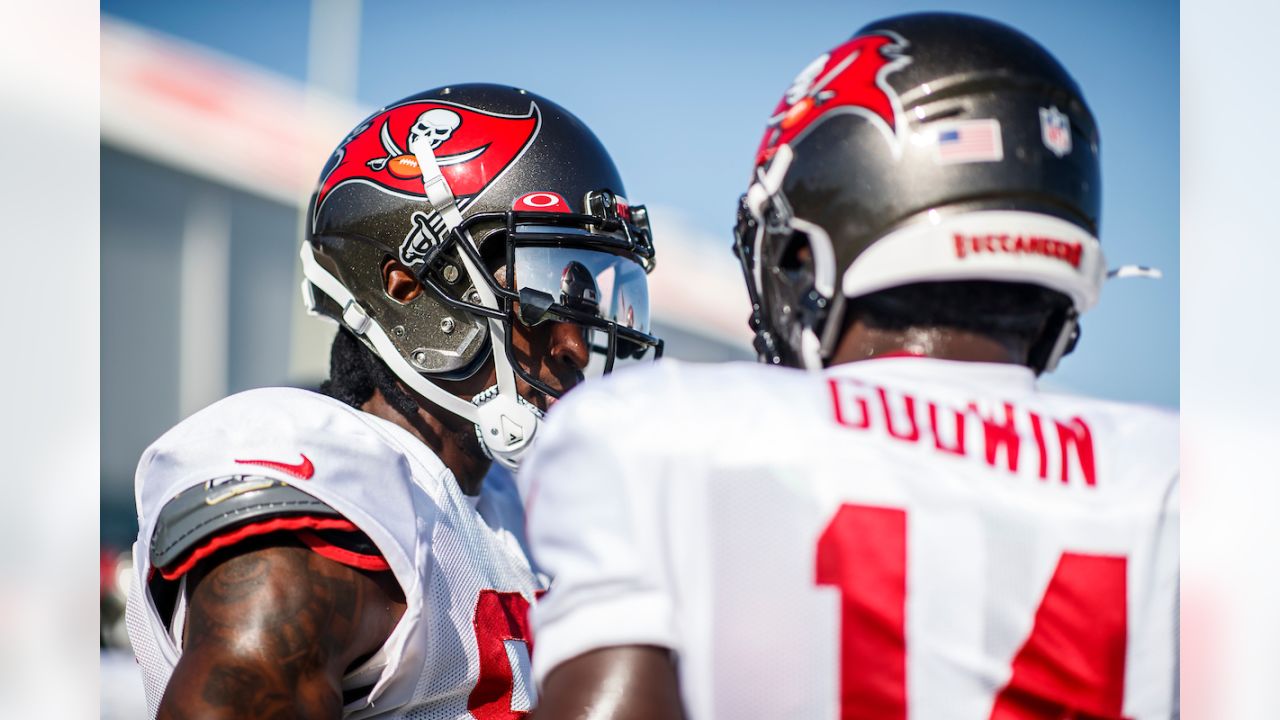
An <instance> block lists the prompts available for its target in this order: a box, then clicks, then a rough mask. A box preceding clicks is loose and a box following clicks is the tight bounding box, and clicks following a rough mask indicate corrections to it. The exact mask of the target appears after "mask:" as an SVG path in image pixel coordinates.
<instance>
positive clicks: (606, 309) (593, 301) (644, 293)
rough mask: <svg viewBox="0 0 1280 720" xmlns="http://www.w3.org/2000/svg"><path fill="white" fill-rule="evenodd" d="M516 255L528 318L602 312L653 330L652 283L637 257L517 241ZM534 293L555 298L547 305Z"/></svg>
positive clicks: (576, 318) (580, 317)
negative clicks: (650, 296) (544, 306)
mask: <svg viewBox="0 0 1280 720" xmlns="http://www.w3.org/2000/svg"><path fill="white" fill-rule="evenodd" d="M514 261H515V280H516V288H515V289H517V291H518V292H519V293H520V295H521V301H522V303H525V304H528V305H530V307H529V308H523V307H522V308H521V313H520V314H521V319H522V320H523V321H524V322H525V323H526V324H530V325H532V324H536V323H538V322H540V321H542V320H543V319H548V318H547V317H546V316H548V315H551V316H555V317H554V319H557V320H565V321H568V322H580V323H581V322H583V321H584V320H586V319H588V318H597V319H599V320H603V321H605V322H611V323H616V324H617V326H618V327H621V328H630V329H632V330H637V331H639V332H642V333H648V332H649V284H648V282H647V281H646V279H645V272H644V268H643V267H641V265H640V263H638V262H636V261H635V260H633V259H631V258H628V257H624V256H622V255H614V254H612V253H608V252H601V251H598V250H587V249H584V248H575V247H553V246H546V245H534V246H516V247H515V248H514ZM530 291H535V292H536V294H531V293H530ZM532 298H539V299H541V300H542V303H547V302H549V303H551V304H550V305H548V306H547V307H546V308H545V310H544V309H543V308H541V307H536V306H535V305H536V303H534V302H532ZM526 301H529V302H526ZM587 324H591V325H595V324H596V323H587Z"/></svg>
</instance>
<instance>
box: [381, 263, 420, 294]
mask: <svg viewBox="0 0 1280 720" xmlns="http://www.w3.org/2000/svg"><path fill="white" fill-rule="evenodd" d="M382 289H383V291H384V292H386V294H387V297H389V298H391V299H392V300H395V301H396V302H398V303H400V304H401V305H405V304H408V303H410V302H413V300H414V299H416V298H417V297H418V296H419V295H421V294H422V283H421V282H420V281H419V280H418V278H417V276H416V275H414V274H413V271H412V270H410V269H409V268H407V267H405V266H404V265H402V264H400V262H399V261H398V260H395V259H394V258H388V259H387V260H385V261H384V262H383V263H382Z"/></svg>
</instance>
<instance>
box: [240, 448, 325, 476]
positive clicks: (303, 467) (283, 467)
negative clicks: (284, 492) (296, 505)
mask: <svg viewBox="0 0 1280 720" xmlns="http://www.w3.org/2000/svg"><path fill="white" fill-rule="evenodd" d="M298 454H299V455H301V456H302V462H300V463H296V464H293V465H290V464H289V463H282V462H277V461H275V460H236V462H238V463H240V464H242V465H261V466H262V467H268V468H271V469H273V470H279V471H280V472H283V473H288V474H289V475H292V476H294V477H296V478H298V479H300V480H310V479H311V476H312V475H315V474H316V466H315V465H312V464H311V458H308V457H307V456H306V455H302V453H298Z"/></svg>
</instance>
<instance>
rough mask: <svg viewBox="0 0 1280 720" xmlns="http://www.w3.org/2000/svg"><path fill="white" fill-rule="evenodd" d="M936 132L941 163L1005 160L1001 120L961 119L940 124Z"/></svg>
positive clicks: (936, 152)
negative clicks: (1001, 137) (1001, 136)
mask: <svg viewBox="0 0 1280 720" xmlns="http://www.w3.org/2000/svg"><path fill="white" fill-rule="evenodd" d="M935 133H936V134H935V136H934V137H935V138H936V143H935V146H934V149H935V153H934V159H936V160H937V161H938V162H939V163H940V164H943V165H950V164H952V163H970V162H999V161H1000V160H1003V159H1004V144H1003V143H1002V142H1001V139H1000V121H998V120H990V119H988V120H959V121H956V122H950V123H945V124H940V125H939V126H938V128H937V130H936V131H935Z"/></svg>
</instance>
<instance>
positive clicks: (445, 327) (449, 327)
mask: <svg viewBox="0 0 1280 720" xmlns="http://www.w3.org/2000/svg"><path fill="white" fill-rule="evenodd" d="M440 332H442V333H444V334H445V335H448V334H449V333H451V332H453V318H451V317H447V318H444V319H442V320H441V321H440Z"/></svg>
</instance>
